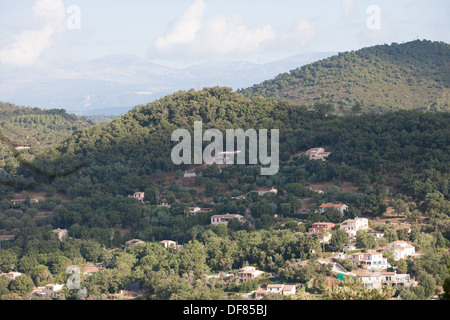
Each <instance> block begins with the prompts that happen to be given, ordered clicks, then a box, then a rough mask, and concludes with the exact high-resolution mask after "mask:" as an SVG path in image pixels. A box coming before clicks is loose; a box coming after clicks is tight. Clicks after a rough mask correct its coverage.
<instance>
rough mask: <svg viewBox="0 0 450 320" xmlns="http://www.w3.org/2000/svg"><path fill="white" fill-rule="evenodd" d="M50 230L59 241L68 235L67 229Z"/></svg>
mask: <svg viewBox="0 0 450 320" xmlns="http://www.w3.org/2000/svg"><path fill="white" fill-rule="evenodd" d="M52 231H53V232H54V233H56V234H57V235H58V239H59V241H62V240H63V239H64V237H68V236H69V231H68V230H67V229H54V230H52Z"/></svg>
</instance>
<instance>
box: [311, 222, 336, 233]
mask: <svg viewBox="0 0 450 320" xmlns="http://www.w3.org/2000/svg"><path fill="white" fill-rule="evenodd" d="M334 226H335V224H334V223H331V222H314V223H313V224H312V226H311V228H309V229H308V232H309V233H317V232H320V230H322V229H327V230H330V231H331V229H333V228H334Z"/></svg>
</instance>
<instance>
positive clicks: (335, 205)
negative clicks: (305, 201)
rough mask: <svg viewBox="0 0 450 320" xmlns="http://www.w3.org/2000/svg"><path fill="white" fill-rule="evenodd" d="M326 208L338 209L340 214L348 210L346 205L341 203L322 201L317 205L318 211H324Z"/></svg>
mask: <svg viewBox="0 0 450 320" xmlns="http://www.w3.org/2000/svg"><path fill="white" fill-rule="evenodd" d="M328 208H334V209H336V210H338V211H339V212H340V213H341V214H342V215H343V214H344V211H346V210H348V206H347V205H345V204H342V203H323V204H321V205H320V206H319V210H318V211H319V212H320V213H324V212H325V210H327V209H328Z"/></svg>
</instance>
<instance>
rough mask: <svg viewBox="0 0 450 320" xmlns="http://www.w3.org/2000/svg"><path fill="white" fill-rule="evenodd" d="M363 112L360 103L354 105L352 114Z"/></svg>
mask: <svg viewBox="0 0 450 320" xmlns="http://www.w3.org/2000/svg"><path fill="white" fill-rule="evenodd" d="M361 111H362V107H361V104H360V103H359V102H358V103H356V104H355V105H353V107H352V112H353V113H355V114H356V113H360V112H361Z"/></svg>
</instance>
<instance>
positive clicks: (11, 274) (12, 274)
mask: <svg viewBox="0 0 450 320" xmlns="http://www.w3.org/2000/svg"><path fill="white" fill-rule="evenodd" d="M21 275H22V273H21V272H16V271H11V272H8V273H0V276H5V277H7V278H8V279H10V280H14V279H15V278H17V277H20V276H21Z"/></svg>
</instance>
